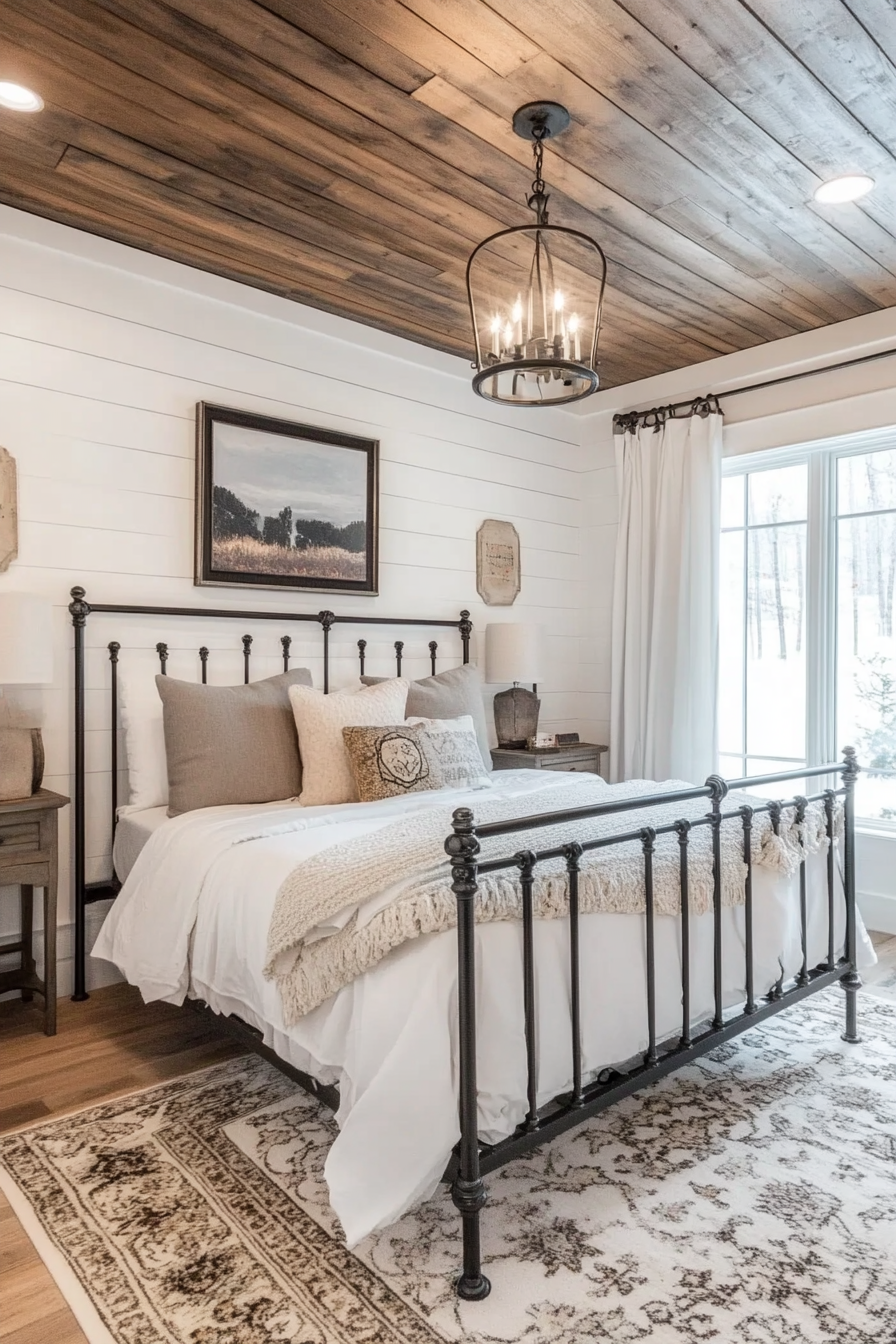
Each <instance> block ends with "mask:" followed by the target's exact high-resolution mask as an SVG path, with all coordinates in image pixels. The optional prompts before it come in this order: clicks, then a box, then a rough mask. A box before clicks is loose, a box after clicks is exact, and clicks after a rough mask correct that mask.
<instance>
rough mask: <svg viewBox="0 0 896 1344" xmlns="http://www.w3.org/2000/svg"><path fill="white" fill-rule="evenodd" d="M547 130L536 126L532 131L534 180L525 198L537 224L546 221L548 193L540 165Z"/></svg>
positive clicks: (542, 158) (545, 222) (542, 159)
mask: <svg viewBox="0 0 896 1344" xmlns="http://www.w3.org/2000/svg"><path fill="white" fill-rule="evenodd" d="M546 134H547V131H546V129H545V127H544V126H537V127H536V128H535V130H534V131H533V132H532V137H533V140H534V145H533V153H534V156H535V180H534V181H533V183H532V195H531V196H530V197H529V198H528V200H527V202H526V203H527V205H528V206H529V208H530V210H534V211H535V217H536V220H537V222H538V223H539V224H547V222H548V201H549V200H550V195H549V193H548V192H546V191H545V181H544V178H543V177H542V175H541V165H542V163H543V161H544V139H545V136H546Z"/></svg>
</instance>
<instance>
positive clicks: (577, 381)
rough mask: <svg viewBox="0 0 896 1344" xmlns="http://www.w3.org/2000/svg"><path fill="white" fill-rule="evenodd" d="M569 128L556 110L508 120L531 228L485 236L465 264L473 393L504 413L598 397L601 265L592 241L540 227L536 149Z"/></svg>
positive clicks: (531, 110)
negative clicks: (526, 147) (521, 145)
mask: <svg viewBox="0 0 896 1344" xmlns="http://www.w3.org/2000/svg"><path fill="white" fill-rule="evenodd" d="M568 125H569V113H568V112H567V110H566V108H565V107H561V105H560V104H559V103H547V102H540V103H527V104H526V105H525V106H524V107H520V108H518V109H517V111H516V112H515V113H514V115H513V129H514V131H515V132H516V134H517V135H519V136H522V138H523V139H525V140H531V141H532V142H533V149H534V157H535V180H534V181H533V183H532V194H531V195H530V196H528V197H527V204H528V206H529V208H530V210H532V211H534V213H535V223H534V224H520V225H517V226H516V227H515V228H511V229H502V230H501V231H500V232H499V233H493V234H492V235H491V237H489V238H486V239H485V240H484V241H483V242H481V243H480V244H479V246H478V247H477V248H475V249H474V251H473V252H472V254H471V256H470V260H469V261H468V262H467V298H468V300H469V304H470V320H471V322H472V324H473V339H474V342H475V346H476V362H475V364H474V365H473V367H474V368H475V369H476V373H475V375H474V377H473V390H474V392H476V393H477V394H478V395H479V396H480V397H485V398H486V400H488V401H496V402H500V403H501V404H503V405H506V406H562V405H564V404H565V403H566V402H569V401H578V400H579V399H580V398H581V397H587V396H590V394H591V393H592V392H596V391H597V388H598V383H599V379H598V375H597V369H596V366H595V364H596V359H597V342H598V337H599V335H600V320H601V308H602V306H603V298H604V289H605V287H606V282H607V259H606V257H605V256H604V253H603V250H602V249H601V248H600V247H599V246H598V244H597V243H596V242H595V241H594V239H593V238H589V236H588V235H587V234H586V233H580V232H579V230H578V229H570V228H566V227H564V226H563V225H561V224H549V223H548V200H549V194H548V192H547V191H546V189H545V182H544V179H543V177H542V157H543V154H544V142H545V140H549V139H551V137H553V136H556V135H559V134H561V132H562V131H565V130H566V128H567V126H568Z"/></svg>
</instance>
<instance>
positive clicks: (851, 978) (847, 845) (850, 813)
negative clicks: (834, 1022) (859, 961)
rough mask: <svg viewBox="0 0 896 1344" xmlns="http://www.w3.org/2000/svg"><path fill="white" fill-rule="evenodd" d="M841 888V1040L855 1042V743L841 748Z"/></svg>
mask: <svg viewBox="0 0 896 1344" xmlns="http://www.w3.org/2000/svg"><path fill="white" fill-rule="evenodd" d="M840 774H841V776H842V778H843V793H844V797H843V822H844V825H843V891H844V895H845V896H846V962H847V971H846V974H845V975H842V976H841V977H840V983H841V985H842V986H843V988H844V990H845V991H846V1030H845V1031H844V1032H843V1040H844V1041H846V1042H847V1043H848V1044H849V1045H856V1044H858V1042H859V1041H860V1040H861V1037H860V1036H859V1022H858V997H859V990H860V989H861V988H862V977H861V976H860V975H859V972H858V968H857V967H856V780H857V779H858V777H859V763H858V760H857V759H856V749H855V747H844V748H843V767H842V769H841V771H840Z"/></svg>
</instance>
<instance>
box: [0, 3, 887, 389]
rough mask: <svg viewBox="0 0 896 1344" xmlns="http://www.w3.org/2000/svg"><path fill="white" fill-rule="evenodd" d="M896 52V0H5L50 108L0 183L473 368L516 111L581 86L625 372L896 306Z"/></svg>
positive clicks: (578, 143) (558, 216)
mask: <svg viewBox="0 0 896 1344" xmlns="http://www.w3.org/2000/svg"><path fill="white" fill-rule="evenodd" d="M894 61H896V13H894V9H893V4H892V0H849V3H847V2H846V0H798V2H797V0H789V3H787V2H785V0H749V3H741V2H740V0H618V2H615V0H538V3H533V2H532V0H488V3H486V2H485V0H263V3H254V2H253V0H170V2H169V3H162V0H0V78H2V79H11V80H15V81H17V82H19V83H23V84H26V85H27V86H29V87H31V88H34V89H35V90H37V91H38V92H39V93H40V94H41V95H42V97H43V98H44V99H45V101H46V107H45V109H44V111H42V112H40V113H36V114H32V115H22V114H18V113H15V112H10V111H5V110H2V109H0V200H2V201H4V202H6V203H7V204H9V205H13V206H17V207H19V208H21V209H24V210H28V211H32V212H34V213H36V214H40V215H45V216H48V217H49V218H52V219H56V220H60V221H62V222H64V223H67V224H73V225H75V226H76V227H78V228H82V229H87V230H89V231H91V232H94V233H98V234H102V235H104V236H106V237H109V238H115V239H118V240H120V241H122V242H125V243H129V244H132V245H134V246H136V247H139V248H143V249H145V250H148V251H150V252H155V253H158V254H160V255H162V256H166V257H172V258H175V259H176V260H178V261H182V262H187V263H189V264H190V265H193V266H197V267H200V268H201V269H203V270H207V271H212V272H215V273H217V274H220V275H225V276H230V277H232V278H233V279H235V280H240V281H244V282H246V283H248V284H250V285H254V286H256V287H258V288H261V289H266V290H271V291H273V292H275V293H278V294H284V295H287V296H289V297H290V298H294V299H298V300H300V301H301V302H303V303H307V304H310V305H311V306H312V307H315V308H322V309H326V310H327V311H330V312H335V313H341V314H344V315H346V316H348V317H352V318H355V319H357V320H358V321H360V322H364V323H367V324H369V325H371V326H374V327H379V328H382V329H384V330H387V331H391V332H394V333H396V334H398V335H401V336H406V337H409V338H410V339H411V340H414V341H419V342H422V343H424V344H426V345H431V346H435V347H437V348H439V349H442V350H447V351H450V352H452V353H454V354H459V355H462V356H464V357H466V358H468V357H469V356H470V354H471V337H470V332H469V325H468V317H467V311H466V302H465V293H464V283H463V277H464V267H465V264H466V258H467V255H468V254H469V252H470V250H471V248H472V247H473V245H474V244H475V243H476V242H478V241H480V240H481V239H482V238H483V237H484V236H485V235H486V234H488V233H490V232H492V231H494V230H495V229H497V228H501V227H504V226H506V225H508V224H515V223H523V222H525V221H526V218H527V216H528V211H527V210H526V208H525V205H524V197H525V194H526V191H527V188H528V186H529V183H530V181H531V175H532V174H531V148H530V146H529V145H527V144H525V143H524V142H523V141H521V140H519V139H517V138H516V137H515V136H514V135H513V134H512V132H511V130H510V126H509V119H510V116H511V114H512V112H513V110H514V109H515V108H516V107H517V106H518V105H519V104H521V103H524V102H527V101H530V100H533V99H536V98H553V99H557V100H559V101H561V102H563V103H565V104H566V105H567V106H568V107H569V109H570V112H571V114H572V119H573V124H572V126H571V128H570V130H569V131H568V132H567V133H566V135H565V136H564V137H563V138H562V139H560V140H558V141H556V142H554V143H553V144H551V145H550V146H549V147H548V149H547V151H546V154H545V168H546V173H545V176H546V178H547V179H548V183H549V186H550V188H551V190H552V202H551V207H552V219H553V220H554V221H555V222H558V223H566V224H571V225H574V226H577V227H579V228H582V229H584V230H585V231H587V232H591V233H593V234H594V235H595V236H596V237H597V239H598V241H599V242H601V243H602V244H603V246H604V248H605V250H606V252H607V254H608V257H609V263H610V272H609V288H608V298H607V304H606V309H605V316H606V324H605V327H604V332H603V336H602V340H601V346H602V378H603V382H604V385H605V386H609V385H614V384H618V383H622V382H627V381H630V380H632V379H634V378H639V377H644V376H646V375H649V374H653V373H658V372H661V371H664V370H668V369H673V368H678V367H680V366H682V365H686V364H691V363H694V362H696V361H699V360H703V359H708V358H711V357H713V356H714V355H717V354H723V353H727V352H729V351H732V350H739V349H743V348H745V347H747V346H752V345H757V344H759V343H761V342H763V341H768V340H774V339H775V338H777V337H781V336H788V335H791V334H793V333H794V332H799V331H804V330H807V329H809V328H813V327H819V326H824V325H826V324H828V323H831V322H837V321H839V320H841V319H843V318H849V317H854V316H856V315H858V314H860V313H867V312H870V311H872V310H874V309H877V308H882V307H886V306H889V305H891V304H893V303H896V163H894V154H896V68H894V64H893V62H894ZM848 171H861V172H867V173H870V174H871V176H873V177H874V178H876V181H877V187H876V190H875V191H873V192H872V193H871V195H869V196H867V197H866V198H864V199H863V200H862V201H861V202H859V203H857V204H854V205H843V206H822V205H818V204H816V203H815V202H814V201H813V200H812V192H813V190H814V188H815V187H816V186H817V185H818V183H819V182H820V181H821V180H823V179H825V178H828V177H832V176H836V175H839V174H841V173H844V172H848Z"/></svg>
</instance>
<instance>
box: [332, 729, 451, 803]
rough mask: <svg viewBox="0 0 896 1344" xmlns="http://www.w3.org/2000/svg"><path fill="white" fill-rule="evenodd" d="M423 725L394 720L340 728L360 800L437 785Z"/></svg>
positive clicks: (366, 801) (385, 796)
mask: <svg viewBox="0 0 896 1344" xmlns="http://www.w3.org/2000/svg"><path fill="white" fill-rule="evenodd" d="M425 734H426V729H425V728H422V727H412V726H408V725H407V724H403V723H398V724H393V725H392V726H391V727H386V728H343V730H342V737H343V741H344V742H345V749H346V751H347V752H348V760H349V766H350V767H351V772H352V775H353V777H354V781H355V786H356V788H357V790H358V797H359V798H360V799H361V802H362V803H373V802H376V801H377V800H378V799H380V798H394V797H396V796H398V795H400V794H404V793H422V792H424V791H425V790H429V789H438V788H440V787H441V780H440V776H439V775H438V772H437V773H436V774H435V775H434V774H433V772H432V770H431V768H430V762H429V760H428V759H427V753H426V749H425V745H424V737H425Z"/></svg>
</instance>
